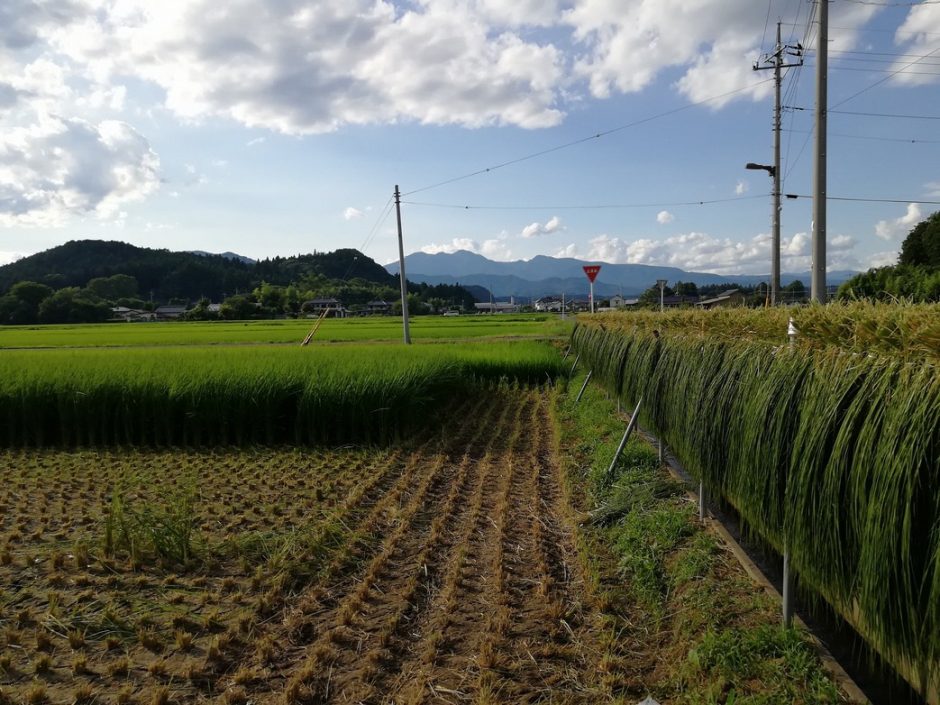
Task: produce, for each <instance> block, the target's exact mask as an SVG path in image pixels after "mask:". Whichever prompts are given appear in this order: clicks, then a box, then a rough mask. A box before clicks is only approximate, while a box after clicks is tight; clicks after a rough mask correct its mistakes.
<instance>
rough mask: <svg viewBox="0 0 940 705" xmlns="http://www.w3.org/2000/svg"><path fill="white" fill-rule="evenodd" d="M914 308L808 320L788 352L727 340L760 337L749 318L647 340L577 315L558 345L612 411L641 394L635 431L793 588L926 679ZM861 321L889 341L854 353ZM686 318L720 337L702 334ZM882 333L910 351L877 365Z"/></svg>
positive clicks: (938, 478) (927, 586) (932, 500)
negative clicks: (737, 526) (586, 372)
mask: <svg viewBox="0 0 940 705" xmlns="http://www.w3.org/2000/svg"><path fill="white" fill-rule="evenodd" d="M925 310H926V309H924V308H923V307H914V306H902V307H899V311H897V312H891V311H889V310H887V309H886V307H884V306H881V307H872V306H869V305H864V306H862V305H858V306H850V307H835V309H834V310H833V311H831V312H829V311H828V309H826V310H823V309H812V308H811V309H807V311H808V313H807V314H806V315H807V316H808V317H816V318H815V319H812V320H815V321H817V322H816V323H814V324H812V325H807V329H809V330H813V331H814V332H813V333H812V337H813V342H811V343H808V344H801V345H796V346H792V347H791V346H789V345H786V344H783V341H780V342H779V344H776V345H774V344H769V343H767V342H765V341H764V340H763V339H762V338H761V336H760V335H754V336H750V335H748V334H746V333H745V332H743V331H742V327H745V328H747V327H749V328H750V329H751V330H754V331H758V332H759V331H761V330H763V328H764V325H763V324H762V323H761V321H760V318H759V315H764V314H765V312H763V311H762V312H758V313H750V312H742V315H743V322H737V323H733V322H732V321H731V319H729V318H728V317H727V316H724V315H722V316H714V317H712V316H711V315H707V316H706V315H703V314H702V312H686V313H681V314H680V312H675V313H673V314H667V315H666V316H664V317H663V318H661V319H659V321H658V322H659V324H660V326H659V327H658V328H655V329H654V328H652V321H653V320H654V319H653V317H652V316H650V317H647V320H646V321H645V322H639V321H631V323H630V325H629V327H628V324H627V323H622V324H620V325H618V326H616V327H614V326H612V325H611V320H610V318H609V317H608V318H603V317H597V318H596V319H595V318H591V319H587V320H584V321H582V322H581V324H580V325H579V327H578V328H577V329H576V330H575V332H574V335H573V338H572V343H573V346H574V348H575V350H576V351H577V352H578V353H579V354H580V355H581V359H582V361H583V364H584V366H585V367H586V368H588V369H594V370H595V376H594V379H597V380H598V381H600V382H601V383H603V384H604V385H605V386H607V388H608V389H609V390H610V391H611V392H614V393H615V394H618V395H619V396H620V398H621V399H622V400H623V401H624V402H626V404H627V405H632V404H633V403H635V402H636V400H638V399H639V398H640V397H642V398H643V407H642V410H641V422H642V423H643V424H644V425H646V426H647V427H649V428H650V429H652V430H654V431H655V432H656V433H657V434H658V435H660V436H661V437H662V438H664V440H665V441H666V442H667V443H668V444H669V446H670V448H671V451H672V452H673V453H674V454H675V455H676V456H677V457H678V458H679V459H680V460H681V461H682V463H683V464H684V465H685V467H686V468H687V469H688V470H689V471H690V472H691V473H692V474H693V475H694V476H695V477H697V478H699V479H701V480H702V481H703V482H704V484H705V486H706V487H707V488H708V490H709V492H713V493H717V494H719V495H721V496H722V497H724V498H725V499H726V500H727V501H729V502H730V503H731V504H732V505H733V506H734V507H735V508H736V509H737V510H738V512H739V513H740V514H741V516H742V518H743V519H744V520H745V522H746V523H747V524H748V525H749V526H750V527H752V529H753V530H755V531H756V532H757V533H758V534H759V535H760V536H761V537H762V538H763V539H765V540H766V541H768V542H769V543H770V544H771V545H772V546H774V547H775V548H776V549H777V550H779V551H781V552H782V551H784V550H789V552H790V557H791V561H792V564H793V566H794V567H795V569H796V570H797V572H798V574H799V576H800V579H801V581H802V582H803V583H805V584H806V585H807V586H808V587H810V588H811V589H812V590H815V591H816V592H817V593H818V594H819V595H821V596H822V597H824V598H825V599H826V600H827V601H829V602H830V603H831V604H832V605H833V606H835V607H836V608H837V609H838V610H839V611H840V612H842V614H843V615H846V616H847V617H849V618H850V620H852V621H853V622H855V623H856V624H858V625H859V626H860V628H861V630H862V632H863V633H864V634H865V635H866V637H867V638H868V639H869V641H870V643H871V644H872V645H873V646H874V647H875V648H876V649H877V650H879V651H880V652H882V653H883V654H884V655H886V656H887V657H888V658H889V660H893V661H894V662H895V663H905V664H908V665H910V666H911V668H912V670H914V671H916V672H922V673H926V674H928V680H929V678H930V677H934V676H935V675H936V673H937V671H938V667H940V472H938V469H940V463H938V450H940V375H937V371H936V367H935V363H934V361H933V359H932V358H931V356H930V354H929V352H930V350H931V349H932V348H931V347H930V345H928V344H927V343H924V344H923V345H922V346H921V347H920V348H918V347H917V345H915V344H913V343H912V342H911V341H910V340H909V339H907V338H903V336H904V335H909V334H910V331H913V330H914V329H915V325H919V324H921V323H922V322H923V321H921V318H920V315H921V314H922V313H924V311H925ZM852 316H858V321H857V323H856V324H850V323H851V322H850V321H847V320H843V319H844V318H845V317H850V318H851V317H852ZM866 316H869V317H871V318H872V319H875V318H877V319H878V320H879V321H894V322H895V325H894V327H893V328H891V330H893V331H904V332H903V333H902V332H896V333H892V334H890V335H886V336H885V340H884V341H877V340H875V338H874V337H872V338H871V339H864V343H863V342H862V341H863V337H862V336H861V334H860V333H859V332H858V331H859V330H860V329H861V328H864V327H865V326H866V325H868V324H867V323H865V321H866V320H868V319H867V318H865V317H866ZM766 317H767V319H768V320H770V321H771V322H773V323H774V325H777V324H779V322H780V313H778V312H777V311H769V312H766ZM806 320H811V319H810V318H807V319H806ZM696 321H699V322H700V321H709V322H712V323H714V322H719V323H720V324H722V325H724V324H728V326H729V327H727V328H725V329H723V330H721V329H719V330H718V331H716V334H714V335H712V334H711V333H709V332H707V329H704V328H703V329H700V330H695V329H694V324H695V322H696ZM820 321H821V322H825V325H823V323H821V322H820ZM898 321H903V323H898ZM915 322H916V323H915ZM732 324H733V325H732ZM669 325H673V326H675V327H674V328H672V329H670V328H669V327H668V326H669ZM798 325H799V324H798ZM879 325H880V324H879ZM924 325H925V326H926V327H927V328H930V326H931V325H932V324H931V323H930V321H926V322H924ZM813 326H815V327H813ZM930 329H932V328H930ZM654 330H655V334H654V332H653V331H654ZM729 330H730V331H733V332H734V333H735V335H729V334H727V332H728V331H729ZM852 336H854V338H853V337H852ZM897 336H901V337H902V339H904V340H906V341H907V342H905V343H904V345H905V346H907V347H906V348H905V350H906V351H907V350H910V349H916V350H919V352H917V353H916V354H913V355H912V354H907V352H905V353H904V354H889V352H888V351H889V350H891V346H892V345H894V344H895V343H894V342H892V341H895V340H896V338H897ZM823 341H827V342H823ZM872 341H875V342H872ZM863 345H864V346H867V347H869V348H870V349H873V350H875V352H873V353H872V352H869V353H867V354H861V353H859V352H858V351H857V350H858V348H859V347H861V346H863ZM930 674H934V676H931V675H930Z"/></svg>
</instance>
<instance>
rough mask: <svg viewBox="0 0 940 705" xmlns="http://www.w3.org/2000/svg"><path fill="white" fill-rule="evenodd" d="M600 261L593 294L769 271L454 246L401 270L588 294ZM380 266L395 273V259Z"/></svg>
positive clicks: (528, 291)
mask: <svg viewBox="0 0 940 705" xmlns="http://www.w3.org/2000/svg"><path fill="white" fill-rule="evenodd" d="M588 264H600V265H601V271H600V273H599V274H598V276H597V279H596V280H595V283H594V293H595V295H597V296H611V295H613V294H623V295H624V296H638V295H640V294H641V293H643V292H644V291H646V290H647V289H649V288H650V287H651V286H654V285H655V284H656V280H657V279H665V280H667V281H668V282H669V284H670V285H674V284H675V283H676V282H679V281H682V282H693V283H695V284H696V285H697V286H705V285H721V284H738V285H741V286H755V285H757V284H760V283H761V282H767V281H769V279H770V275H756V274H712V273H709V272H687V271H685V270H682V269H679V268H678V267H661V266H654V265H647V264H610V263H607V262H589V261H584V260H579V259H573V258H570V257H547V256H545V255H537V256H536V257H533V258H532V259H530V260H516V261H514V262H497V261H494V260H491V259H488V258H486V257H484V256H483V255H479V254H476V253H474V252H469V251H467V250H459V251H457V252H453V253H443V252H441V253H437V254H427V253H425V252H414V253H412V254H410V255H408V256H407V257H405V274H406V275H407V277H408V279H409V280H410V281H414V282H426V283H428V284H457V283H459V284H460V285H461V286H467V285H475V286H481V287H485V288H487V289H490V290H491V291H492V292H493V295H494V296H496V297H499V298H505V297H508V296H517V297H522V298H538V297H541V296H552V295H559V294H562V293H565V294H567V295H568V296H571V297H578V296H587V294H588V290H589V286H590V285H589V283H588V280H587V277H586V276H585V275H584V271H583V270H582V267H583V266H585V265H588ZM385 268H386V269H387V270H388V271H389V272H390V273H392V274H398V269H399V267H398V262H392V263H390V264H387V265H386V266H385ZM854 274H856V272H847V271H840V272H829V273H828V274H827V281H828V283H829V284H839V283H841V282H843V281H845V280H846V279H849V278H850V277H851V276H853V275H854ZM796 280H800V281H802V282H803V283H804V284H806V285H807V286H808V285H809V282H810V273H809V272H791V273H783V274H781V275H780V281H781V285H783V286H786V285H787V284H789V283H790V282H793V281H796Z"/></svg>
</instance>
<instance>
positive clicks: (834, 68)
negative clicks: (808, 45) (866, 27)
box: [807, 64, 940, 105]
mask: <svg viewBox="0 0 940 705" xmlns="http://www.w3.org/2000/svg"><path fill="white" fill-rule="evenodd" d="M807 66H809V67H815V66H816V64H807ZM927 66H938V67H940V64H927ZM828 69H829V70H830V71H858V72H861V73H890V74H891V76H898V75H901V76H940V71H904V70H901V71H892V70H891V69H875V68H862V67H860V66H833V65H832V64H829V66H828ZM891 76H888V78H891ZM839 105H841V103H839Z"/></svg>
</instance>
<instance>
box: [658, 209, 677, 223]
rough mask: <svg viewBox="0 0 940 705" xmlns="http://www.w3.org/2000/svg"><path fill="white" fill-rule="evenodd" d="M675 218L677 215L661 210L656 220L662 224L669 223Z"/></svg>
mask: <svg viewBox="0 0 940 705" xmlns="http://www.w3.org/2000/svg"><path fill="white" fill-rule="evenodd" d="M675 219H676V216H674V215H673V214H672V213H670V212H669V211H659V213H657V214H656V222H657V223H659V224H660V225H668V224H669V223H671V222H672V221H674V220H675Z"/></svg>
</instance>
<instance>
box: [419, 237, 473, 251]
mask: <svg viewBox="0 0 940 705" xmlns="http://www.w3.org/2000/svg"><path fill="white" fill-rule="evenodd" d="M461 250H466V251H467V252H479V251H480V245H479V243H477V241H476V240H473V239H471V238H468V237H455V238H454V239H453V240H451V241H450V242H444V243H436V242H432V243H431V244H430V245H424V246H423V247H422V248H421V251H422V252H426V253H427V254H429V255H436V254H439V253H441V252H446V253H448V254H452V253H454V252H459V251H461Z"/></svg>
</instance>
